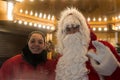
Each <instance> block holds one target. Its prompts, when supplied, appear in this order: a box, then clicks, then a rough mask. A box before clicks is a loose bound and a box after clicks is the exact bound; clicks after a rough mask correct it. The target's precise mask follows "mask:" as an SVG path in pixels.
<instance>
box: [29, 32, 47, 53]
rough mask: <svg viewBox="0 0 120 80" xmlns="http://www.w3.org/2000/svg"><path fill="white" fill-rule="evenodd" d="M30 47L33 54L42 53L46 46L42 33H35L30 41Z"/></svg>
mask: <svg viewBox="0 0 120 80" xmlns="http://www.w3.org/2000/svg"><path fill="white" fill-rule="evenodd" d="M28 47H29V49H30V51H31V52H32V53H33V54H39V53H41V52H42V51H43V49H44V47H45V43H44V39H43V37H42V35H41V34H38V33H33V34H32V35H31V37H30V39H29V41H28Z"/></svg>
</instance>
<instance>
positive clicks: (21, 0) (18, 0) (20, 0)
mask: <svg viewBox="0 0 120 80" xmlns="http://www.w3.org/2000/svg"><path fill="white" fill-rule="evenodd" d="M16 1H17V2H23V1H24V0H16Z"/></svg>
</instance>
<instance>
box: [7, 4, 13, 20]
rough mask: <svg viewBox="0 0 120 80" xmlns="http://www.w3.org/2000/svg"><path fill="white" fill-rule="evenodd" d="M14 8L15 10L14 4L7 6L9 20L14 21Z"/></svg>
mask: <svg viewBox="0 0 120 80" xmlns="http://www.w3.org/2000/svg"><path fill="white" fill-rule="evenodd" d="M13 8H14V4H13V3H12V2H8V5H7V9H8V10H7V17H8V20H13V14H12V12H13Z"/></svg>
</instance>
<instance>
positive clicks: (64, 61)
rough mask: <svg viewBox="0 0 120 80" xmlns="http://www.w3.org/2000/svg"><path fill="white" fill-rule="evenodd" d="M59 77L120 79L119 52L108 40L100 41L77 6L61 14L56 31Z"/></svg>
mask: <svg viewBox="0 0 120 80" xmlns="http://www.w3.org/2000/svg"><path fill="white" fill-rule="evenodd" d="M57 41H58V52H59V53H61V54H62V56H61V57H60V59H59V61H58V64H57V67H56V80H120V56H119V55H118V53H117V51H116V50H115V48H114V47H113V46H112V45H111V44H110V43H108V42H105V41H99V40H97V38H96V35H95V34H94V33H93V32H92V30H91V29H90V27H89V25H88V23H87V22H86V20H85V17H84V16H83V15H82V14H81V13H80V12H79V11H78V10H77V9H75V8H67V9H66V10H64V11H63V12H62V14H61V18H60V20H59V22H58V31H57Z"/></svg>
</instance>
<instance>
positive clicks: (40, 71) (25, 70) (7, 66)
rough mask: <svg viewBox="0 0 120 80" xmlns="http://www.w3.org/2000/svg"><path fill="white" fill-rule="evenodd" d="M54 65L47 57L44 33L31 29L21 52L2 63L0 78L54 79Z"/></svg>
mask: <svg viewBox="0 0 120 80" xmlns="http://www.w3.org/2000/svg"><path fill="white" fill-rule="evenodd" d="M55 66H56V61H55V60H48V59H47V51H46V50H45V37H44V35H43V34H42V33H41V32H39V31H33V32H32V33H30V35H29V37H28V43H27V45H26V46H25V47H24V48H23V50H22V53H21V54H18V55H16V56H14V57H12V58H10V59H8V60H7V61H5V63H3V65H2V67H1V70H0V80H54V79H55Z"/></svg>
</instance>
